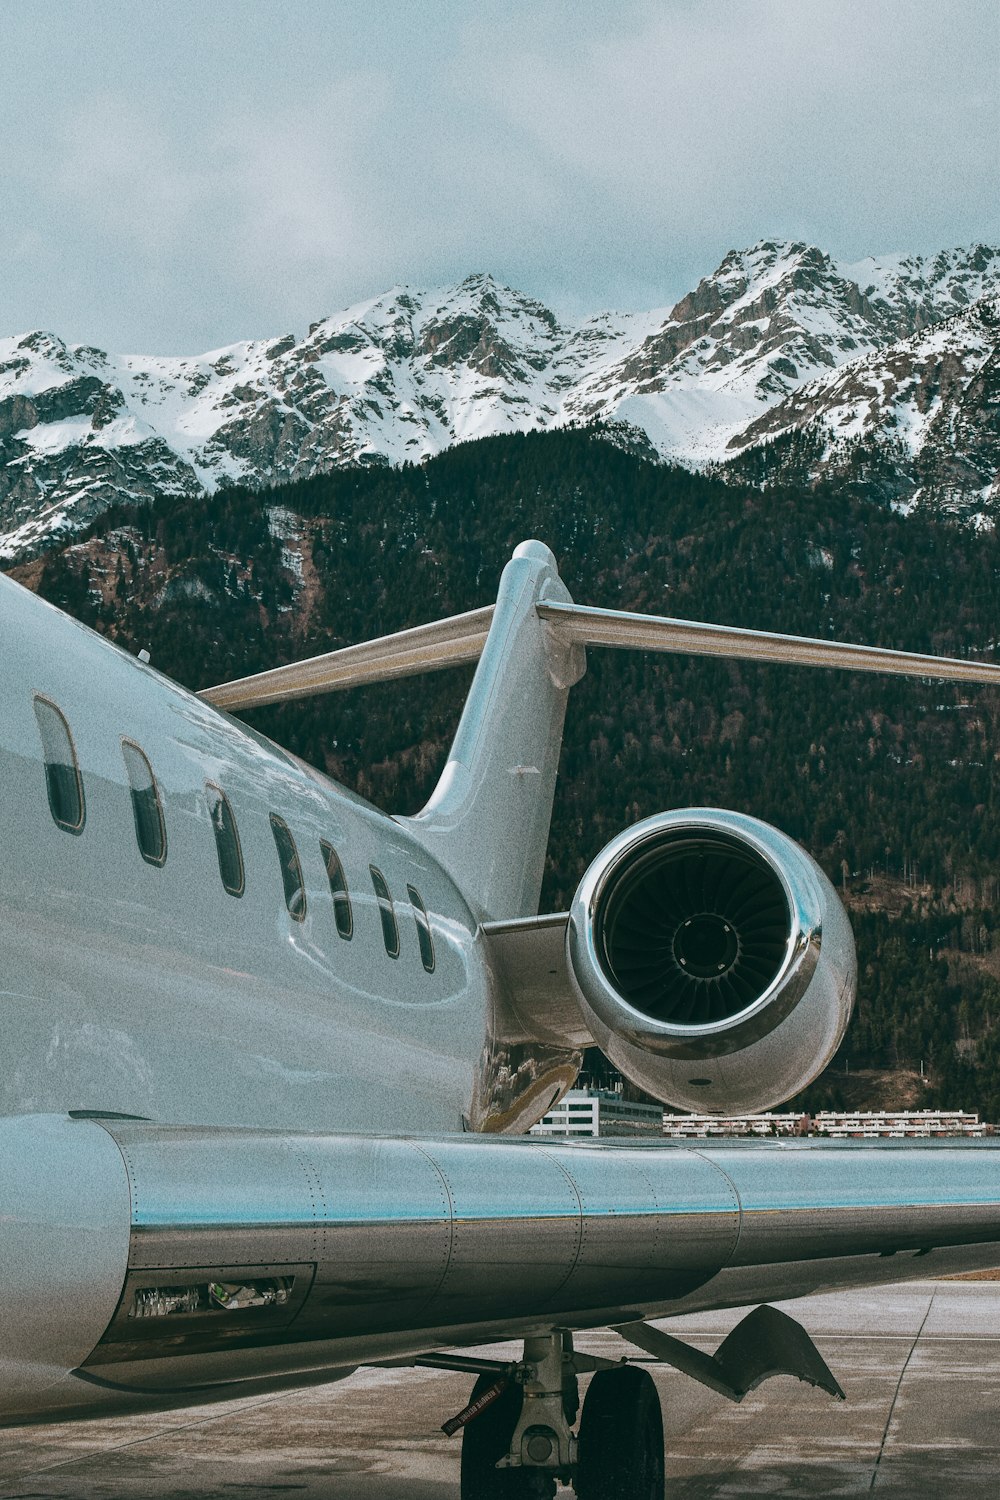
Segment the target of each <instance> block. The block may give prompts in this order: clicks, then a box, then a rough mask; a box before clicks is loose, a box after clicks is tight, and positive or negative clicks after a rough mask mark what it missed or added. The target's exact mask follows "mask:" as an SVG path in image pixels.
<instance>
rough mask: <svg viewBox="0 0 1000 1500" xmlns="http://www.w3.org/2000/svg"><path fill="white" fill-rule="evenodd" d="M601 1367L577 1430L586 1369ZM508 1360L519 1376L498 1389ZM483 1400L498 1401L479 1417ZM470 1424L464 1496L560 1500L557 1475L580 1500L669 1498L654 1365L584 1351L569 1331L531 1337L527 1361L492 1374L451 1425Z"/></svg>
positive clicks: (464, 1445) (491, 1499) (449, 1427)
mask: <svg viewBox="0 0 1000 1500" xmlns="http://www.w3.org/2000/svg"><path fill="white" fill-rule="evenodd" d="M452 1359H454V1357H452ZM595 1365H596V1366H600V1368H599V1369H598V1371H597V1373H596V1374H595V1375H594V1378H593V1380H592V1381H591V1384H590V1389H589V1390H588V1392H587V1399H586V1400H585V1402H584V1404H583V1416H582V1418H581V1421H580V1435H579V1438H577V1437H575V1436H574V1435H573V1432H572V1425H573V1423H574V1422H575V1420H576V1414H577V1411H578V1409H579V1396H578V1393H577V1373H578V1372H579V1371H582V1370H593V1369H594V1367H595ZM453 1367H454V1366H453ZM481 1367H482V1366H481V1365H480V1368H481ZM504 1368H505V1369H506V1371H507V1372H509V1373H508V1374H507V1376H506V1378H507V1379H508V1381H509V1383H508V1384H507V1385H506V1386H504V1387H503V1389H502V1392H501V1394H500V1395H499V1396H498V1397H497V1396H495V1390H496V1384H497V1380H496V1373H495V1370H502V1369H504ZM491 1394H492V1396H493V1399H490V1397H491ZM481 1399H486V1400H489V1402H490V1404H488V1405H485V1406H483V1407H482V1409H481V1410H480V1411H479V1413H478V1415H475V1416H472V1415H471V1413H472V1410H473V1408H475V1407H476V1406H477V1404H478V1403H479V1402H480V1401H481ZM470 1418H471V1419H470ZM462 1422H465V1423H466V1424H467V1425H466V1426H465V1432H464V1435H463V1439H462V1483H461V1497H462V1500H552V1497H553V1496H554V1495H555V1492H556V1480H557V1479H558V1480H561V1481H562V1483H563V1484H572V1485H573V1487H574V1489H575V1490H576V1493H577V1495H578V1496H579V1500H663V1419H662V1417H661V1415H660V1398H659V1395H658V1394H657V1390H656V1386H655V1385H654V1384H653V1381H652V1380H651V1378H650V1376H649V1375H648V1373H647V1372H646V1371H645V1370H638V1369H636V1368H635V1367H634V1366H631V1365H612V1364H611V1361H610V1360H604V1359H600V1360H598V1359H596V1358H595V1357H593V1356H590V1355H579V1354H575V1353H574V1352H573V1344H572V1339H571V1337H570V1335H569V1333H568V1332H566V1331H564V1330H559V1329H555V1330H553V1331H552V1332H551V1333H547V1334H537V1335H533V1336H531V1337H529V1338H527V1339H526V1340H525V1345H524V1359H523V1360H521V1361H520V1362H519V1363H518V1364H517V1365H508V1366H506V1367H503V1366H499V1365H497V1366H495V1368H494V1369H490V1370H489V1371H488V1372H484V1373H482V1374H481V1375H480V1377H479V1379H478V1380H477V1381H476V1384H475V1387H474V1389H473V1392H472V1396H471V1398H470V1401H469V1406H468V1407H466V1409H465V1411H464V1412H462V1413H460V1414H459V1416H458V1417H457V1418H454V1419H453V1420H452V1421H451V1422H450V1423H446V1424H445V1431H446V1432H448V1431H453V1430H454V1429H455V1428H456V1427H457V1426H458V1425H459V1424H460V1423H462Z"/></svg>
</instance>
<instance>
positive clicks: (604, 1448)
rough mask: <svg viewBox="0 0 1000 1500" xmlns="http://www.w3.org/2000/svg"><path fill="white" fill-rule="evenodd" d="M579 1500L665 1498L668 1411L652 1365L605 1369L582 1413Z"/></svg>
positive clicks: (577, 1477)
mask: <svg viewBox="0 0 1000 1500" xmlns="http://www.w3.org/2000/svg"><path fill="white" fill-rule="evenodd" d="M578 1460H579V1462H578V1465H577V1475H576V1481H575V1485H574V1488H575V1489H576V1493H577V1496H578V1500H625V1497H627V1500H664V1496H663V1413H662V1411H661V1410H660V1395H659V1392H658V1391H657V1389H656V1386H655V1385H654V1384H653V1380H652V1377H651V1376H650V1374H649V1372H648V1371H647V1370H638V1369H636V1367H635V1365H624V1366H623V1367H622V1369H620V1370H599V1371H598V1372H597V1374H596V1375H595V1376H594V1378H593V1379H592V1380H591V1382H590V1388H589V1389H588V1391H587V1395H586V1399H585V1400H584V1403H583V1415H582V1416H581V1418H580V1446H579V1450H578Z"/></svg>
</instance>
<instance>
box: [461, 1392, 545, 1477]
mask: <svg viewBox="0 0 1000 1500" xmlns="http://www.w3.org/2000/svg"><path fill="white" fill-rule="evenodd" d="M495 1382H496V1376H495V1375H480V1377H479V1379H478V1380H477V1381H476V1383H475V1385H474V1386H473V1387H472V1395H471V1396H470V1397H469V1400H470V1402H472V1401H475V1400H476V1399H477V1398H478V1397H479V1396H481V1395H482V1393H483V1391H485V1390H486V1389H487V1388H488V1387H489V1386H491V1385H493V1384H495ZM523 1403H524V1390H523V1389H522V1387H521V1386H519V1385H517V1384H516V1383H515V1382H514V1381H511V1383H510V1385H509V1386H508V1387H507V1389H506V1390H505V1391H504V1393H503V1395H502V1396H498V1397H497V1399H496V1401H494V1402H493V1403H492V1405H491V1406H487V1407H486V1409H485V1410H484V1411H481V1412H480V1413H479V1416H478V1417H473V1419H472V1421H471V1422H470V1423H469V1425H468V1427H466V1428H465V1430H464V1432H463V1433H462V1480H461V1490H460V1494H461V1500H548V1497H549V1496H552V1495H554V1494H555V1488H556V1487H555V1481H554V1480H553V1479H552V1478H551V1477H550V1476H549V1475H548V1474H547V1473H545V1472H544V1470H539V1469H498V1468H497V1464H498V1463H499V1461H500V1459H501V1458H503V1456H504V1454H505V1453H506V1452H507V1449H508V1448H509V1447H510V1440H511V1438H512V1437H513V1435H514V1428H515V1427H516V1426H517V1423H518V1418H519V1417H520V1415H521V1407H522V1405H523Z"/></svg>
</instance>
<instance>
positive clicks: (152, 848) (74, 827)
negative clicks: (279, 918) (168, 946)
mask: <svg viewBox="0 0 1000 1500" xmlns="http://www.w3.org/2000/svg"><path fill="white" fill-rule="evenodd" d="M34 707H35V718H36V720H37V722H38V730H39V734H40V735H41V740H42V753H43V756H44V760H45V786H46V791H47V792H48V798H49V809H50V811H51V813H52V818H53V821H54V822H55V823H56V825H57V826H58V827H59V828H62V829H64V830H65V831H66V832H67V833H74V834H79V833H82V832H83V828H84V824H85V823H86V821H87V804H86V799H85V797H84V790H83V777H82V776H81V775H80V767H79V763H78V761H77V758H76V749H75V747H74V745H73V737H72V735H71V734H70V729H69V725H68V723H67V722H66V719H65V717H64V715H63V713H62V711H61V709H59V708H57V707H56V705H55V704H54V703H53V702H51V701H50V699H48V698H42V697H40V696H36V697H35V700H34ZM122 755H123V757H124V760H125V770H126V773H127V775H128V781H129V790H130V793H131V798H132V817H133V820H134V822H135V837H136V843H137V844H138V846H139V853H140V854H141V855H142V857H143V859H144V860H145V861H146V863H147V864H150V865H157V866H161V867H162V866H163V865H164V864H165V863H166V859H167V825H166V822H165V820H164V817H163V804H162V802H161V800H160V792H159V788H158V786H157V784H156V777H155V776H154V775H153V768H152V766H151V765H150V763H149V761H148V760H147V758H146V755H145V753H144V752H143V750H142V749H140V747H139V746H138V745H137V744H136V743H135V741H134V740H126V739H123V740H122ZM205 795H206V798H207V799H208V810H209V816H210V818H211V822H212V829H213V831H214V833H215V850H216V854H217V855H218V860H219V875H220V878H221V880H222V885H223V888H224V889H225V890H226V891H228V893H229V895H230V896H242V895H243V892H244V891H245V890H246V871H245V868H244V865H243V850H242V848H241V846H240V835H239V830H238V829H237V827H236V818H235V816H234V814H233V809H232V806H231V804H230V801H229V798H228V797H227V796H226V794H225V792H224V791H223V790H222V788H221V787H220V786H217V785H216V784H215V782H214V781H206V783H205ZM270 821H271V833H272V835H273V837H274V845H275V849H276V850H277V854H278V865H279V868H280V870H281V881H282V886H283V889H284V895H285V906H286V907H287V908H288V912H289V915H290V916H291V917H292V918H293V919H294V920H295V921H296V922H303V921H305V915H306V887H305V881H304V880H303V878H302V865H301V863H300V862H299V852H298V850H297V848H296V847H295V840H294V838H293V837H292V831H291V829H290V828H289V826H288V824H287V823H286V822H285V820H284V818H279V817H278V815H277V813H271V815H270ZM319 847H320V853H321V854H322V856H323V864H324V866H325V868H326V876H327V881H328V882H329V886H330V895H331V897H332V899H333V917H334V922H335V924H336V928H337V933H338V935H339V936H340V937H341V938H343V939H344V941H345V942H349V941H350V940H351V938H352V937H353V936H354V914H353V912H352V910H351V894H350V891H349V890H348V888H347V878H346V876H345V875H344V867H343V865H342V864H341V862H340V857H339V855H338V854H337V851H336V850H335V849H334V847H333V845H332V844H329V843H327V841H326V839H320V841H319ZM368 868H369V872H370V874H371V881H372V889H373V890H374V892H375V900H376V902H377V904H378V913H379V920H380V922H381V925H382V941H383V943H384V944H385V951H386V953H387V954H388V955H389V957H390V958H398V957H399V924H398V922H397V921H396V908H395V905H394V903H393V899H392V895H391V894H390V891H389V887H388V885H387V884H386V880H385V876H384V875H383V874H382V871H381V870H379V869H378V868H377V867H376V866H375V865H369V867H368ZM406 894H407V896H408V897H409V900H410V906H411V908H412V910H413V919H414V923H415V925H416V930H417V945H418V947H419V950H420V961H421V963H422V964H423V966H424V968H425V969H426V970H427V972H428V974H432V973H433V972H434V940H433V936H432V934H431V926H430V922H429V920H428V917H427V909H426V907H425V906H424V903H423V901H422V900H421V898H420V893H419V892H418V891H417V889H416V887H415V886H412V885H407V887H406Z"/></svg>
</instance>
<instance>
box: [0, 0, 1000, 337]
mask: <svg viewBox="0 0 1000 1500" xmlns="http://www.w3.org/2000/svg"><path fill="white" fill-rule="evenodd" d="M0 145H2V149H0V337H2V336H4V335H6V334H11V333H18V332H25V331H28V330H29V329H34V328H39V327H41V328H47V329H51V330H52V331H53V332H56V333H58V334H59V335H60V336H61V337H63V338H65V339H66V340H67V341H69V342H85V343H91V344H97V345H99V346H101V347H103V348H105V349H109V350H116V351H119V352H122V351H124V352H139V351H141V352H147V353H160V354H169V353H196V352H201V351H203V350H206V349H211V348H217V347H220V346H222V345H225V344H229V343H233V342H236V341H237V340H240V339H244V338H254V337H270V336H273V335H275V334H279V333H283V332H286V331H289V332H295V333H299V334H301V333H303V332H304V331H305V329H306V327H307V325H308V324H309V323H310V322H312V321H315V320H316V319H317V318H320V317H322V316H324V315H326V314H329V313H332V312H336V311H338V310H339V309H341V308H344V307H347V306H349V305H350V304H351V303H353V302H356V301H360V300H362V299H364V298H366V297H370V296H374V295H376V294H377V293H379V292H381V291H384V290H385V289H386V288H388V287H390V286H393V285H395V284H397V283H408V284H410V285H412V286H438V285H444V284H447V283H451V282H455V281H459V280H461V279H462V278H463V277H464V276H466V275H468V274H469V273H470V272H473V271H489V272H491V273H492V274H493V275H494V276H496V277H497V278H498V279H499V280H502V281H504V282H506V283H507V284H509V285H511V286H514V287H517V288H518V289H520V290H521V291H524V292H527V293H528V294H530V295H532V296H534V297H537V298H538V299H539V300H541V301H543V302H545V303H546V304H547V305H548V306H550V307H552V308H553V310H554V311H555V312H556V313H557V314H559V316H560V317H561V318H563V319H564V320H565V321H567V322H573V321H576V320H578V319H580V318H582V317H584V316H586V315H587V314H588V313H590V312H594V311H597V310H599V309H601V308H619V309H628V308H650V307H663V306H669V305H672V303H673V302H674V301H675V300H676V299H677V298H678V297H680V296H682V295H683V294H684V293H685V292H686V291H688V290H690V289H691V288H692V287H693V286H695V285H696V283H697V282H698V280H699V279H700V278H701V277H702V276H704V275H707V274H709V273H710V272H711V271H712V270H713V269H714V268H715V266H716V265H717V264H718V263H719V261H720V260H721V259H722V258H723V256H724V255H725V254H726V252H727V251H728V250H729V249H731V248H734V247H742V246H746V245H751V244H753V243H754V242H756V241H757V240H759V239H764V238H781V239H801V240H806V241H808V242H809V243H811V244H816V245H819V246H820V247H821V248H823V249H825V250H827V251H829V252H830V253H831V254H832V255H834V256H835V257H836V258H838V259H844V260H847V261H856V260H860V259H862V258H863V257H864V256H866V255H869V254H876V255H877V254H887V253H894V252H901V251H907V252H920V253H927V252H932V251H934V250H937V249H942V248H945V247H949V246H952V245H960V244H970V243H973V242H975V241H985V242H987V243H991V244H998V243H1000V3H998V0H657V3H652V0H600V3H592V0H548V3H547V0H530V3H526V0H504V3H502V4H500V3H495V0H365V3H364V4H359V3H358V0H280V3H279V0H209V3H206V0H164V3H159V0H158V3H153V0H144V3H139V0H16V3H15V0H0Z"/></svg>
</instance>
